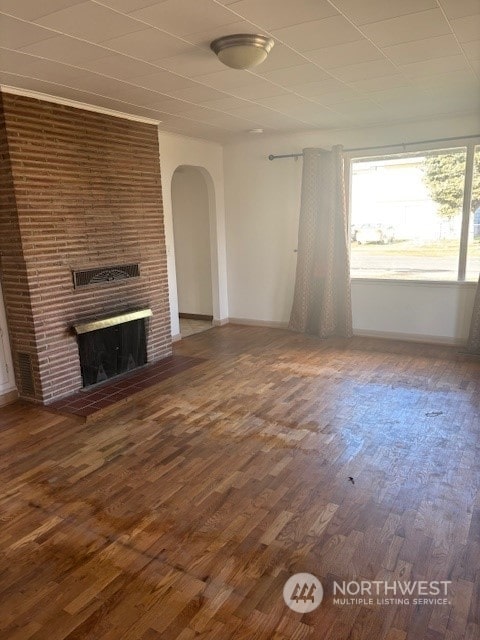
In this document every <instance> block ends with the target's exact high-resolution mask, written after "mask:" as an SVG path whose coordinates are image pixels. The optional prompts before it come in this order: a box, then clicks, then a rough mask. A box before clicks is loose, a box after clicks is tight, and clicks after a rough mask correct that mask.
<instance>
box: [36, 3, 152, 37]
mask: <svg viewBox="0 0 480 640" xmlns="http://www.w3.org/2000/svg"><path fill="white" fill-rule="evenodd" d="M35 22H37V23H38V24H41V25H43V26H45V27H49V28H51V29H56V30H57V31H61V32H63V33H65V34H67V35H71V36H75V37H77V38H83V39H84V40H89V41H90V42H103V41H105V40H109V39H110V38H115V37H118V36H121V35H124V34H126V33H132V32H134V31H140V30H141V29H142V28H144V27H143V25H142V24H141V23H140V22H136V21H135V20H131V19H130V18H127V17H126V16H124V15H122V14H120V13H117V12H116V11H112V10H111V9H109V8H108V7H102V6H101V5H99V4H95V3H93V2H82V3H81V4H75V5H74V6H72V7H68V8H67V9H62V10H61V11H56V12H55V13H50V14H49V15H48V16H44V17H43V18H38V19H37V20H35Z"/></svg>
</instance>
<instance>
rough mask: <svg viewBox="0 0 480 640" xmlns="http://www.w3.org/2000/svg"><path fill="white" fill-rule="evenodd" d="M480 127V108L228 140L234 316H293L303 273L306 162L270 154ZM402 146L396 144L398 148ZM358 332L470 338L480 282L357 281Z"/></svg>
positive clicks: (413, 139)
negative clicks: (300, 240) (300, 245)
mask: <svg viewBox="0 0 480 640" xmlns="http://www.w3.org/2000/svg"><path fill="white" fill-rule="evenodd" d="M479 132H480V115H471V116H470V117H462V118H445V119H443V120H442V119H437V120H436V121H422V122H416V123H408V124H403V125H400V124H398V125H389V126H388V127H387V126H384V127H370V128H368V127H367V128H364V129H361V130H344V131H340V130H339V131H329V132H321V131H315V132H311V131H310V132H304V133H296V134H288V135H283V136H270V137H267V136H265V137H264V136H256V137H255V138H253V137H251V138H249V139H248V140H243V141H240V142H236V143H232V144H229V145H226V146H225V148H224V158H225V199H226V200H225V203H226V212H227V226H226V229H227V257H228V291H229V315H230V317H231V318H236V319H244V320H258V321H264V322H267V323H272V324H276V323H286V322H288V318H289V314H290V307H291V303H292V296H293V285H294V278H295V266H296V254H295V253H294V250H295V249H296V245H297V231H298V214H299V207H300V186H301V185H300V181H301V170H302V161H301V159H300V160H298V161H295V160H294V159H292V158H289V159H281V160H274V161H273V162H272V161H269V160H268V155H269V154H271V153H272V154H284V153H299V152H301V150H302V149H303V148H304V147H312V146H320V147H325V148H329V147H330V146H332V145H334V144H343V145H344V147H364V146H373V145H383V144H391V143H398V142H416V141H422V140H429V139H433V138H444V137H454V136H458V137H460V136H464V135H472V134H477V133H479ZM398 150H399V149H398V148H396V149H393V151H398ZM352 289H353V291H352V297H353V314H354V328H355V330H356V332H357V333H365V332H368V333H372V334H387V333H390V334H392V335H393V334H395V335H401V336H403V337H408V336H410V337H411V338H413V339H419V337H421V336H425V338H428V339H432V340H435V339H438V340H439V341H447V342H462V341H464V340H465V339H466V337H467V333H468V324H469V314H471V308H472V306H473V297H474V292H475V287H474V286H469V285H457V284H455V283H453V284H449V285H439V286H437V285H435V284H419V283H414V282H410V283H404V284H402V285H401V286H400V285H398V284H396V283H395V284H394V283H385V282H368V283H365V282H354V283H353V286H352Z"/></svg>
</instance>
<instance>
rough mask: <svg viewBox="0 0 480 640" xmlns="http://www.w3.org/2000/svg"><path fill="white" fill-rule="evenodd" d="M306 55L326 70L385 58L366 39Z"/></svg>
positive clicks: (315, 50)
mask: <svg viewBox="0 0 480 640" xmlns="http://www.w3.org/2000/svg"><path fill="white" fill-rule="evenodd" d="M306 55H307V57H308V59H309V60H312V61H313V62H316V63H317V64H319V65H320V66H321V67H323V68H324V69H335V68H336V67H343V66H345V65H347V64H354V63H357V62H370V61H372V60H382V59H383V58H384V56H383V55H382V53H381V51H379V50H378V48H377V47H375V46H374V45H373V44H371V42H369V41H368V40H367V39H366V38H363V39H362V40H355V41H354V42H345V43H344V44H337V45H335V46H334V47H324V48H323V49H314V50H313V51H308V53H307V54H306Z"/></svg>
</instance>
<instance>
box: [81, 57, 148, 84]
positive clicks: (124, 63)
mask: <svg viewBox="0 0 480 640" xmlns="http://www.w3.org/2000/svg"><path fill="white" fill-rule="evenodd" d="M81 66H82V68H84V69H88V70H89V71H95V72H96V73H101V74H102V75H105V76H110V77H111V78H117V79H118V80H130V79H135V78H137V77H142V76H146V75H148V74H149V73H155V72H156V71H158V69H157V68H156V67H154V66H153V65H150V64H148V62H141V61H140V60H134V59H133V58H129V57H128V56H122V55H121V54H114V55H110V56H105V57H103V58H99V59H98V58H97V59H96V60H89V61H86V62H83V63H82V65H81Z"/></svg>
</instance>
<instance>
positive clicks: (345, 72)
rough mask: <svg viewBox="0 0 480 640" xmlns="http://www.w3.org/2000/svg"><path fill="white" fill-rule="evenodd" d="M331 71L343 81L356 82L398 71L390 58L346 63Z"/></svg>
mask: <svg viewBox="0 0 480 640" xmlns="http://www.w3.org/2000/svg"><path fill="white" fill-rule="evenodd" d="M331 73H332V74H333V75H334V76H335V77H336V78H339V79H340V80H342V81H343V82H355V81H356V80H365V79H366V78H381V77H382V76H389V75H391V74H392V73H397V69H396V68H395V66H394V65H393V64H392V63H391V62H389V61H388V60H373V61H372V62H359V63H358V64H350V65H345V66H344V67H337V68H336V69H332V71H331Z"/></svg>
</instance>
